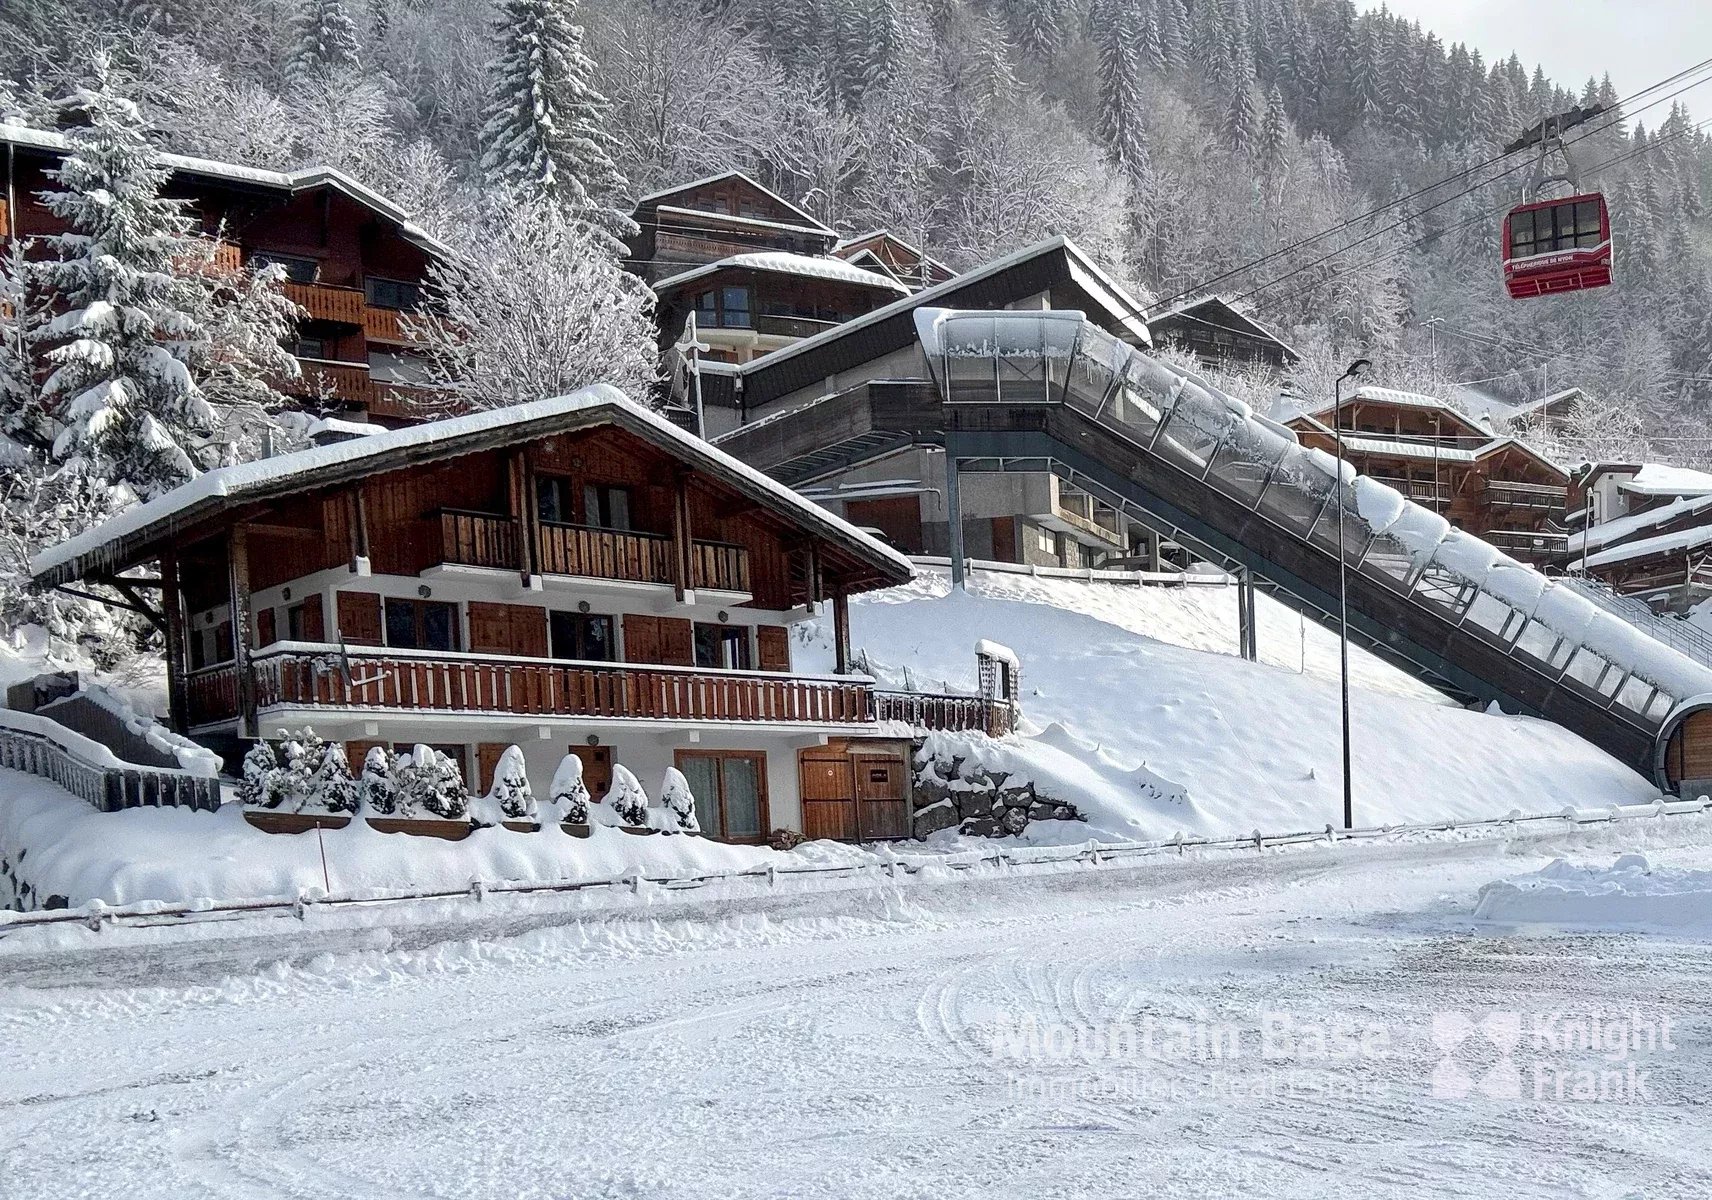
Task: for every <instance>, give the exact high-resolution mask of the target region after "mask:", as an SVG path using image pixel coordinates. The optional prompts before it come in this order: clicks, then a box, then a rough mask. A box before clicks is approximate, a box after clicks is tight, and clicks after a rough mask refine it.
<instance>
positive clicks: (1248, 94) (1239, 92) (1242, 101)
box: [1223, 78, 1258, 154]
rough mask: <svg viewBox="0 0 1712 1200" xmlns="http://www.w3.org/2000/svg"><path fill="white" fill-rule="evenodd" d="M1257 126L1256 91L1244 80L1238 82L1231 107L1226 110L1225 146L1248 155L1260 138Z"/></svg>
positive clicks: (1232, 96)
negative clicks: (1255, 112) (1255, 111)
mask: <svg viewBox="0 0 1712 1200" xmlns="http://www.w3.org/2000/svg"><path fill="white" fill-rule="evenodd" d="M1256 125H1257V122H1256V119H1255V115H1254V91H1253V89H1252V88H1250V86H1249V83H1248V80H1247V79H1246V78H1244V79H1241V80H1239V81H1238V82H1237V85H1236V90H1235V92H1233V93H1232V95H1231V100H1230V105H1229V107H1227V108H1226V109H1225V120H1224V130H1223V132H1224V136H1225V144H1226V145H1227V146H1229V147H1230V148H1231V149H1232V150H1233V151H1235V152H1236V153H1238V154H1247V153H1248V152H1249V151H1250V150H1252V149H1253V148H1254V144H1255V140H1256V137H1257V136H1258V130H1257V129H1256Z"/></svg>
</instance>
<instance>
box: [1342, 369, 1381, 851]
mask: <svg viewBox="0 0 1712 1200" xmlns="http://www.w3.org/2000/svg"><path fill="white" fill-rule="evenodd" d="M1372 365H1373V364H1372V363H1371V362H1369V361H1368V360H1367V359H1365V358H1358V359H1356V360H1355V361H1354V362H1352V363H1350V364H1349V370H1347V371H1345V372H1344V373H1343V374H1342V375H1339V376H1338V378H1337V382H1336V383H1334V384H1332V440H1333V441H1334V442H1336V443H1337V476H1338V477H1337V507H1338V524H1337V593H1338V682H1339V684H1340V686H1341V688H1342V691H1343V827H1344V828H1345V829H1353V828H1355V793H1354V792H1353V790H1352V789H1351V787H1350V768H1349V762H1350V754H1349V582H1348V571H1349V564H1348V562H1347V561H1346V559H1345V555H1344V543H1343V527H1344V512H1345V509H1344V503H1343V495H1344V492H1343V488H1344V478H1343V474H1344V472H1343V381H1344V380H1346V379H1354V378H1356V377H1357V376H1358V375H1360V374H1361V373H1362V372H1363V371H1365V370H1367V368H1369V367H1371V366H1372Z"/></svg>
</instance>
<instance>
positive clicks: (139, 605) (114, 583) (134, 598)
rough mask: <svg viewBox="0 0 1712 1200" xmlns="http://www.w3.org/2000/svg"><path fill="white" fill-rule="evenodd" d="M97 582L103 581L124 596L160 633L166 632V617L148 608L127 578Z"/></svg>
mask: <svg viewBox="0 0 1712 1200" xmlns="http://www.w3.org/2000/svg"><path fill="white" fill-rule="evenodd" d="M97 582H100V583H105V584H106V585H107V586H108V587H110V588H112V589H113V590H114V591H116V592H118V593H119V594H120V595H121V596H123V597H125V599H127V600H129V601H130V602H131V607H132V608H134V609H136V610H137V611H138V612H140V613H142V614H143V616H145V617H147V618H148V622H149V624H150V625H153V626H154V627H155V628H156V629H158V630H160V631H161V632H162V633H165V632H166V617H165V616H164V615H162V614H161V613H160V612H159V611H158V610H156V609H153V608H150V607H149V606H148V604H147V602H145V601H144V600H143V598H142V597H141V596H139V595H137V593H136V590H135V589H134V588H132V587H131V584H130V581H129V580H125V579H117V578H110V579H102V580H98V581H97Z"/></svg>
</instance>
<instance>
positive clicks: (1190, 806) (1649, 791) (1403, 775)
mask: <svg viewBox="0 0 1712 1200" xmlns="http://www.w3.org/2000/svg"><path fill="white" fill-rule="evenodd" d="M1259 601H1260V613H1259V616H1260V622H1259V641H1260V654H1261V658H1262V662H1260V663H1249V662H1244V661H1242V660H1241V659H1239V658H1236V657H1234V653H1233V652H1234V650H1235V646H1236V595H1235V590H1234V589H1223V588H1210V587H1209V588H1193V589H1190V588H1158V587H1135V586H1122V585H1117V584H1102V583H1084V582H1080V581H1076V580H1067V579H1049V578H1044V577H1041V578H1036V577H1032V576H1027V575H1011V574H1006V573H1000V572H975V573H973V574H972V575H971V577H970V582H969V586H968V590H967V592H966V593H963V594H961V595H951V594H949V585H948V582H947V580H946V579H945V577H944V575H943V574H941V573H939V572H937V571H933V570H926V569H924V570H922V571H921V574H920V577H919V578H918V579H917V580H916V581H915V582H913V583H911V584H907V585H905V586H903V587H898V588H892V589H889V590H886V591H882V592H875V593H871V594H869V595H866V596H861V597H858V598H857V599H856V600H855V601H854V602H853V603H852V605H851V628H852V638H853V641H854V643H855V645H856V646H858V647H859V648H861V649H862V650H863V651H864V653H865V656H866V658H865V661H866V665H867V667H868V669H869V670H870V671H871V672H872V673H873V674H874V675H875V676H876V677H877V678H879V679H881V680H882V681H883V682H884V684H885V686H893V687H898V686H906V685H913V686H915V687H916V688H917V689H919V690H922V691H933V690H939V689H941V688H944V687H947V686H948V687H950V688H951V689H952V690H959V691H966V692H972V691H974V690H975V685H976V679H975V659H974V656H973V655H972V654H971V653H970V652H969V641H968V640H967V639H968V638H969V637H970V636H971V635H976V636H980V637H983V638H989V639H992V640H996V641H998V642H1001V643H1002V644H1004V645H1006V646H1010V647H1013V648H1014V649H1015V650H1016V652H1017V654H1018V655H1019V656H1020V657H1021V659H1022V680H1023V687H1022V691H1021V695H1020V696H1019V700H1020V701H1021V704H1022V710H1023V716H1024V726H1023V730H1022V736H1020V737H1018V738H1015V739H1010V740H1007V741H1006V742H1004V743H1001V745H1002V746H1003V747H1005V750H1004V754H1006V755H1008V756H1011V757H1010V760H1009V766H1010V767H1013V768H1014V769H1016V770H1017V771H1018V772H1019V774H1026V777H1027V778H1029V779H1031V780H1033V781H1034V782H1035V783H1036V785H1037V787H1038V788H1039V790H1040V791H1042V792H1043V793H1048V794H1054V795H1055V798H1058V799H1062V800H1064V801H1066V802H1069V803H1072V804H1075V805H1076V806H1077V807H1078V809H1080V810H1081V811H1082V812H1083V813H1084V814H1085V815H1086V816H1087V817H1088V821H1087V823H1086V824H1081V823H1076V824H1077V829H1076V830H1075V836H1076V837H1077V838H1079V839H1086V838H1088V837H1099V838H1102V839H1108V840H1110V839H1132V838H1133V839H1152V838H1170V837H1172V836H1173V835H1174V834H1176V833H1178V832H1179V831H1181V832H1184V833H1186V834H1191V835H1193V834H1205V835H1220V834H1227V835H1228V834H1246V833H1249V832H1251V831H1253V830H1255V829H1262V830H1266V831H1269V832H1270V831H1280V830H1307V829H1317V828H1323V827H1324V826H1325V825H1326V824H1327V823H1333V824H1337V825H1342V823H1343V801H1342V783H1341V777H1340V769H1341V768H1340V760H1341V750H1340V734H1339V716H1338V691H1337V686H1336V679H1337V640H1336V638H1335V637H1334V636H1332V635H1330V634H1328V633H1327V632H1326V631H1324V630H1322V629H1319V628H1318V627H1314V626H1307V627H1304V626H1303V625H1302V624H1301V623H1300V621H1299V619H1298V618H1297V616H1296V615H1295V614H1294V613H1291V612H1289V611H1288V610H1286V609H1284V608H1283V607H1282V606H1281V605H1279V604H1277V603H1276V602H1274V601H1271V600H1269V599H1267V598H1266V597H1264V596H1262V597H1260V598H1259ZM817 634H818V637H817V640H814V641H812V642H810V643H809V644H807V645H803V646H799V648H798V649H797V651H796V662H797V665H798V668H799V669H801V670H815V669H818V668H817V665H816V664H817V663H820V662H823V661H830V658H831V644H830V639H829V638H828V637H827V636H826V634H825V630H824V628H822V629H820V630H818V631H817ZM1172 642H1175V643H1178V644H1175V645H1173V644H1168V643H1172ZM1208 650H1219V651H1223V653H1207V652H1206V651H1208ZM1351 674H1352V677H1353V679H1354V682H1355V683H1356V684H1357V686H1358V688H1360V689H1361V690H1358V691H1356V692H1355V694H1354V697H1353V716H1354V756H1355V819H1356V823H1357V824H1360V825H1380V824H1404V823H1411V822H1424V821H1440V820H1455V819H1471V818H1486V817H1498V816H1503V815H1505V814H1506V813H1509V812H1511V811H1512V810H1521V811H1523V812H1547V811H1557V810H1559V809H1562V808H1564V807H1565V806H1569V805H1574V806H1576V807H1586V808H1603V807H1608V806H1610V805H1612V804H1638V803H1648V802H1650V801H1652V800H1653V799H1655V798H1656V796H1657V792H1656V790H1655V789H1654V788H1653V787H1652V786H1651V785H1650V784H1648V783H1647V782H1646V781H1645V780H1643V779H1642V778H1641V777H1640V776H1638V775H1636V774H1635V773H1634V772H1632V771H1630V770H1629V769H1628V768H1626V767H1624V766H1623V765H1622V764H1620V763H1618V762H1617V761H1616V760H1615V759H1612V758H1611V757H1609V756H1608V755H1606V754H1605V753H1604V752H1603V751H1601V750H1599V749H1598V748H1596V747H1594V746H1592V745H1590V744H1588V743H1587V742H1584V741H1582V740H1581V739H1580V738H1578V737H1576V736H1575V735H1574V734H1571V733H1570V732H1568V731H1567V730H1565V729H1563V728H1561V727H1559V726H1556V725H1552V724H1549V723H1547V722H1544V721H1536V720H1531V719H1528V718H1522V717H1512V716H1504V715H1501V714H1500V715H1492V714H1487V713H1480V712H1470V711H1466V710H1464V709H1462V708H1459V707H1456V706H1454V705H1448V704H1446V703H1445V701H1444V698H1443V697H1442V696H1437V694H1436V693H1432V692H1430V691H1428V690H1427V689H1426V688H1424V687H1423V686H1422V685H1421V684H1419V683H1417V682H1416V681H1414V680H1412V679H1409V678H1408V677H1406V676H1403V675H1401V674H1400V673H1398V672H1396V671H1394V670H1392V669H1391V668H1390V667H1388V666H1386V665H1385V664H1383V663H1381V662H1379V661H1378V660H1377V659H1374V658H1372V657H1370V656H1367V655H1365V654H1361V653H1360V652H1352V654H1351ZM997 769H1006V764H999V766H998V768H997ZM1058 789H1063V791H1064V792H1065V793H1066V794H1063V795H1057V794H1056V792H1057V790H1058ZM1025 836H1029V835H1025ZM1040 836H1049V834H1048V832H1047V831H1042V833H1041V835H1040Z"/></svg>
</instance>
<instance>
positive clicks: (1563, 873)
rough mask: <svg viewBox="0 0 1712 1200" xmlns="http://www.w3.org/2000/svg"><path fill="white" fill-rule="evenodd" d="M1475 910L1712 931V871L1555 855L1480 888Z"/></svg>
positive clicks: (1502, 916)
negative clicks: (1586, 862)
mask: <svg viewBox="0 0 1712 1200" xmlns="http://www.w3.org/2000/svg"><path fill="white" fill-rule="evenodd" d="M1474 915H1475V917H1476V918H1478V919H1479V920H1482V921H1490V922H1493V923H1496V924H1505V925H1532V924H1539V925H1559V926H1573V927H1577V928H1597V929H1611V928H1619V929H1643V930H1644V929H1655V930H1668V931H1670V932H1673V933H1683V932H1693V933H1696V934H1698V935H1700V936H1707V937H1712V870H1687V869H1681V868H1670V867H1654V866H1652V865H1651V864H1650V863H1649V862H1648V861H1647V859H1646V858H1645V857H1644V856H1643V855H1639V854H1624V855H1621V856H1619V857H1618V858H1617V860H1616V861H1615V862H1614V863H1612V864H1611V865H1609V866H1604V867H1596V866H1582V865H1578V864H1576V863H1571V862H1568V861H1566V860H1564V859H1561V858H1560V859H1557V860H1556V861H1555V862H1553V863H1552V864H1551V865H1550V866H1547V867H1544V868H1542V869H1541V870H1538V871H1534V872H1531V873H1529V874H1527V875H1519V876H1517V877H1516V878H1514V879H1506V880H1501V881H1499V882H1496V883H1489V884H1487V885H1486V886H1485V887H1483V888H1481V889H1480V900H1479V903H1478V904H1477V905H1476V907H1475V912H1474Z"/></svg>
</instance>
